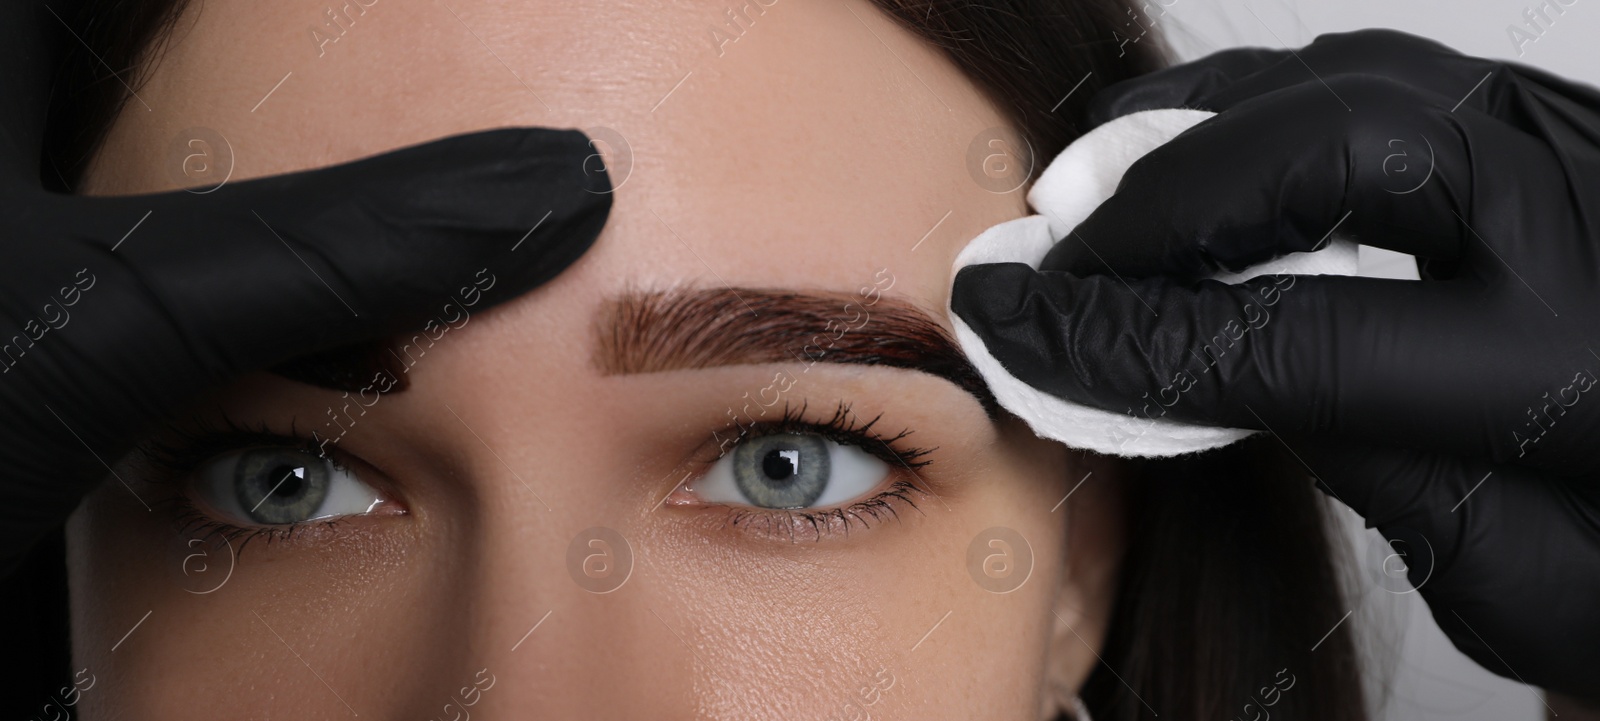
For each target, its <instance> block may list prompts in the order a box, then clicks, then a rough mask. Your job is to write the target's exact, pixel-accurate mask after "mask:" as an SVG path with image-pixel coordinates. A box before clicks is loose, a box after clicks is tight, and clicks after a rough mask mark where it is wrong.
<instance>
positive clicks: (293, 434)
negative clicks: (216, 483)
mask: <svg viewBox="0 0 1600 721" xmlns="http://www.w3.org/2000/svg"><path fill="white" fill-rule="evenodd" d="M170 432H171V434H172V436H173V440H171V441H164V440H150V441H146V442H145V443H144V444H142V445H141V446H140V447H139V451H140V452H141V453H142V454H143V456H144V458H145V459H146V460H147V461H149V462H150V463H151V464H152V465H153V466H155V467H157V468H158V469H159V472H158V473H157V475H156V476H155V477H154V478H151V479H150V480H151V481H154V482H156V483H172V484H176V483H179V482H182V481H185V480H187V479H188V477H189V474H191V473H193V472H194V470H195V469H196V468H199V467H200V465H201V464H202V463H205V462H206V461H209V460H211V459H213V458H215V457H217V456H220V455H222V454H224V453H229V452H232V451H238V450H242V449H245V448H261V447H270V448H283V449H288V450H297V451H302V452H304V453H309V454H311V455H313V456H317V457H318V458H326V459H328V460H329V461H331V462H333V463H334V464H335V465H338V466H345V464H342V463H340V462H339V460H338V458H337V457H335V456H334V455H333V454H331V453H328V454H325V453H323V452H322V449H321V448H319V447H318V444H317V443H315V442H314V441H312V440H310V439H307V438H304V437H302V436H300V435H299V434H298V432H297V431H296V424H295V422H294V421H293V420H291V421H290V422H289V433H288V434H287V435H285V434H283V433H278V432H275V431H273V430H271V429H269V428H267V426H266V425H265V424H261V425H257V426H253V427H252V426H248V425H244V424H241V423H238V422H236V421H234V420H233V419H232V418H231V417H228V416H226V415H224V416H223V417H222V418H221V420H220V421H218V422H215V423H212V422H209V421H206V420H204V419H196V420H195V421H193V422H192V423H191V424H189V425H185V426H174V427H172V428H171V429H170ZM166 502H167V503H170V504H171V513H172V522H173V525H174V526H175V527H177V529H178V533H179V535H188V534H192V533H195V534H202V535H201V536H200V537H201V538H202V539H203V540H205V541H208V542H209V541H211V540H213V539H214V538H217V537H221V538H224V539H226V540H227V541H228V543H230V544H232V543H234V542H235V541H241V539H242V542H241V543H240V544H239V546H238V548H237V549H236V553H237V554H238V555H240V556H242V555H244V549H245V547H246V546H248V545H250V542H251V541H254V540H256V539H258V538H259V539H262V540H263V542H265V543H266V544H268V545H271V544H272V543H275V542H289V541H292V540H294V539H295V538H296V536H304V535H305V534H306V533H308V532H313V531H317V532H323V533H331V532H332V529H333V528H334V527H336V526H338V525H340V524H342V523H344V521H345V519H343V518H332V519H328V520H314V521H302V522H299V523H291V524H288V525H282V526H256V527H245V526H236V525H234V524H232V523H228V522H226V521H221V520H218V519H216V518H214V517H212V515H211V514H209V513H207V512H206V511H204V510H202V509H201V508H200V507H199V506H198V505H196V504H195V502H194V500H193V499H191V498H190V497H189V494H188V493H187V491H181V492H178V493H174V494H172V495H171V497H170V498H168V499H167V501H166Z"/></svg>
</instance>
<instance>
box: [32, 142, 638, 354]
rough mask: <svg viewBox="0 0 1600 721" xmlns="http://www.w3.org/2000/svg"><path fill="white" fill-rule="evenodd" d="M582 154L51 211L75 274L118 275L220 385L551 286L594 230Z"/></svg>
mask: <svg viewBox="0 0 1600 721" xmlns="http://www.w3.org/2000/svg"><path fill="white" fill-rule="evenodd" d="M592 152H593V149H592V148H591V147H590V145H589V142H588V139H587V137H586V136H584V135H583V134H582V133H581V132H578V131H573V130H550V129H502V130H494V131H487V132H481V133H472V134H468V135H461V136H455V137H451V138H446V139H442V140H437V141H434V142H430V143H424V144H421V145H417V146H412V147H408V148H404V149H400V150H396V151H393V152H389V153H385V154H382V155H378V156H375V157H371V158H367V159H364V160H359V161H355V162H351V163H346V164H343V165H339V166H334V167H330V168H324V169H318V170H312V171H306V172H301V173H293V174H288V175H281V176H273V177H269V178H262V179H258V180H250V181H245V182H238V183H229V184H225V185H224V186H222V187H221V188H219V189H217V190H215V191H213V192H210V193H207V194H194V193H188V192H182V191H179V192H173V193H165V194H160V195H151V196H125V197H113V198H60V197H58V198H55V199H54V202H57V203H59V204H60V205H61V207H60V208H58V210H62V211H67V210H69V209H70V210H71V211H72V212H71V213H70V214H69V213H67V212H63V213H61V214H62V216H63V217H76V218H77V219H78V220H77V222H76V223H75V224H74V225H73V226H72V227H70V228H67V229H65V230H64V233H65V235H66V242H68V243H70V244H72V246H74V247H75V248H76V249H77V252H78V254H79V255H80V256H81V260H82V263H83V265H84V266H86V267H91V268H94V269H99V268H107V270H106V272H108V273H115V272H116V270H115V269H117V268H121V269H124V270H125V272H126V273H127V274H128V275H129V276H130V277H129V282H128V283H127V285H126V286H125V287H126V289H127V290H129V291H130V292H136V293H137V294H138V296H139V297H138V299H137V302H140V303H145V304H148V305H149V306H150V307H151V308H153V309H155V310H156V311H158V312H159V313H161V314H162V315H164V316H166V317H169V318H175V319H181V321H182V322H181V324H180V325H181V327H182V329H183V331H184V333H185V336H186V345H187V346H188V347H189V348H190V349H193V350H195V351H196V352H197V353H198V354H200V355H201V356H202V357H203V360H204V363H203V364H202V365H201V367H204V368H208V369H210V370H212V371H213V372H214V374H215V375H214V376H213V377H215V378H222V377H226V376H231V375H232V374H234V373H237V372H239V371H241V370H247V369H258V368H262V367H265V366H267V365H270V364H273V363H276V362H278V361H282V360H286V359H287V358H289V357H293V356H295V355H299V354H303V353H308V352H313V351H317V350H321V349H325V348H328V347H332V346H334V345H340V344H345V343H352V342H357V341H361V340H365V339H369V338H377V337H382V336H385V335H389V334H392V333H395V332H399V331H401V330H417V329H418V328H419V327H420V323H421V322H422V321H423V320H425V319H426V318H430V317H434V316H437V315H439V314H440V312H441V309H442V308H443V307H444V306H445V305H446V304H448V303H449V302H450V301H451V299H452V298H458V297H461V296H462V295H463V294H466V295H468V296H469V297H471V298H474V300H473V301H472V302H476V300H475V298H476V296H477V295H478V293H479V292H482V291H489V288H488V286H489V285H490V284H494V288H493V291H492V292H486V293H484V298H485V299H486V301H487V302H488V303H489V304H493V303H496V302H500V301H503V300H507V299H510V298H513V297H516V296H517V295H519V294H521V293H522V292H524V291H526V290H528V289H531V288H533V287H535V286H537V285H539V284H541V283H543V282H545V281H546V280H548V279H549V278H551V277H552V276H554V275H555V274H556V273H559V272H560V271H561V270H562V269H564V268H566V267H567V265H569V264H570V263H571V262H572V261H573V260H575V259H576V258H577V257H578V256H579V255H581V254H582V253H583V252H584V251H585V250H586V249H587V248H588V247H589V246H590V244H591V243H593V241H594V239H595V238H596V236H597V235H598V234H599V232H600V229H601V227H602V225H603V224H604V223H605V219H606V215H607V213H608V211H609V208H610V203H611V196H610V194H609V190H610V185H609V181H608V180H607V178H606V176H605V174H604V173H603V172H602V173H594V174H591V173H588V172H586V171H585V168H584V161H585V159H586V158H588V157H589V155H590V154H591V153H592ZM135 226H136V227H135ZM112 248H115V250H112ZM113 285H116V282H115V281H113ZM413 326H417V327H413ZM109 337H112V338H115V337H117V335H116V334H112V335H111V336H109ZM105 350H111V349H105Z"/></svg>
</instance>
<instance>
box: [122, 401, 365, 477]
mask: <svg viewBox="0 0 1600 721" xmlns="http://www.w3.org/2000/svg"><path fill="white" fill-rule="evenodd" d="M296 428H297V423H296V422H295V420H293V419H291V420H290V421H289V432H288V433H287V434H285V433H279V432H277V431H273V430H271V429H269V428H268V427H267V426H266V424H265V423H261V424H258V425H256V426H249V425H245V424H242V423H238V422H236V421H234V420H233V418H231V417H230V416H228V415H226V414H224V415H223V416H222V417H221V420H219V421H216V422H212V421H208V420H205V419H202V418H196V419H194V420H193V421H192V422H191V423H190V424H189V425H174V426H172V427H171V428H170V429H168V430H169V432H170V433H171V434H172V435H173V436H175V437H176V440H175V441H164V440H160V439H151V440H147V441H145V442H144V443H141V444H140V445H139V446H138V449H137V450H138V452H139V453H140V454H141V455H142V456H143V457H144V458H145V460H147V461H149V462H151V463H152V464H153V465H155V466H158V467H159V468H160V469H161V470H162V471H163V473H162V474H160V475H159V476H158V477H156V478H152V479H149V480H152V481H158V482H169V481H174V480H178V479H181V478H182V477H184V476H185V475H187V474H188V473H190V472H192V471H193V470H194V469H195V468H198V467H199V466H200V464H202V463H205V462H206V461H209V460H211V459H212V458H215V457H217V456H220V455H222V454H224V453H229V452H232V451H237V450H242V449H245V448H250V447H252V446H265V447H272V448H286V449H292V450H297V451H302V452H305V453H309V454H311V455H313V456H316V457H318V458H323V459H326V460H329V461H332V462H333V463H334V464H335V465H342V464H340V463H339V462H338V460H337V459H336V458H334V457H333V456H332V455H331V454H327V453H324V452H323V450H322V449H321V448H320V447H319V445H318V444H317V443H316V442H315V441H313V440H311V439H308V438H305V437H304V436H301V435H300V434H299V432H298V431H297V430H296Z"/></svg>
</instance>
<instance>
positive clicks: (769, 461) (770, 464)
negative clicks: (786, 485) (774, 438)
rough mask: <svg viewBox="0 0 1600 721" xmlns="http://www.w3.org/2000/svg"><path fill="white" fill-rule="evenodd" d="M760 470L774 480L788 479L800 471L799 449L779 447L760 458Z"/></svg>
mask: <svg viewBox="0 0 1600 721" xmlns="http://www.w3.org/2000/svg"><path fill="white" fill-rule="evenodd" d="M761 471H762V472H763V473H765V474H767V477H768V478H771V479H772V480H774V481H784V480H788V479H789V478H790V477H792V476H795V475H797V474H799V473H800V451H798V450H793V449H787V448H780V449H773V450H771V451H768V452H767V455H766V457H764V458H762V459H761Z"/></svg>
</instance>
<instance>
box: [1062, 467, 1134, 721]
mask: <svg viewBox="0 0 1600 721" xmlns="http://www.w3.org/2000/svg"><path fill="white" fill-rule="evenodd" d="M1073 455H1074V457H1073V463H1072V464H1071V465H1070V466H1069V467H1076V468H1078V469H1080V470H1079V473H1080V474H1084V473H1087V474H1088V475H1087V476H1084V475H1079V477H1078V478H1072V479H1069V481H1068V483H1069V485H1068V488H1069V489H1072V490H1071V492H1070V493H1069V494H1068V497H1067V500H1066V502H1065V503H1064V504H1063V506H1062V508H1061V511H1058V512H1065V513H1067V549H1066V566H1067V567H1066V573H1064V574H1063V575H1062V580H1061V587H1060V588H1059V589H1058V590H1057V594H1056V601H1055V604H1054V607H1053V609H1052V610H1053V611H1054V613H1053V616H1054V618H1053V619H1051V621H1052V624H1053V625H1052V629H1051V637H1050V643H1049V647H1048V651H1047V656H1046V659H1045V675H1044V682H1045V688H1044V689H1043V694H1042V698H1041V706H1040V718H1041V719H1055V718H1057V717H1058V716H1059V715H1060V714H1061V713H1062V712H1066V713H1067V714H1068V715H1069V716H1071V715H1075V714H1076V710H1077V706H1076V697H1077V695H1078V690H1079V689H1080V688H1082V686H1083V682H1084V681H1085V680H1086V679H1088V678H1089V673H1090V672H1091V671H1093V670H1094V668H1095V666H1096V665H1098V664H1099V656H1100V649H1101V646H1102V645H1103V644H1104V641H1105V635H1106V629H1107V628H1108V627H1109V625H1110V620H1111V612H1112V610H1113V609H1114V608H1115V604H1116V600H1117V591H1118V580H1119V578H1120V574H1119V571H1120V569H1121V568H1122V558H1123V552H1124V550H1125V549H1126V547H1127V523H1126V513H1125V510H1126V503H1127V499H1126V498H1125V492H1124V488H1123V485H1124V483H1123V481H1124V479H1125V478H1127V477H1129V475H1130V474H1129V473H1128V472H1127V461H1125V460H1123V459H1119V458H1116V457H1113V456H1102V455H1098V454H1091V453H1088V452H1086V451H1075V452H1074V454H1073ZM1080 480H1081V482H1080Z"/></svg>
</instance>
